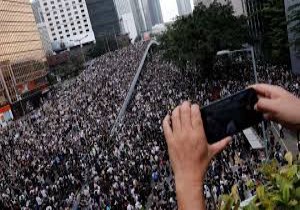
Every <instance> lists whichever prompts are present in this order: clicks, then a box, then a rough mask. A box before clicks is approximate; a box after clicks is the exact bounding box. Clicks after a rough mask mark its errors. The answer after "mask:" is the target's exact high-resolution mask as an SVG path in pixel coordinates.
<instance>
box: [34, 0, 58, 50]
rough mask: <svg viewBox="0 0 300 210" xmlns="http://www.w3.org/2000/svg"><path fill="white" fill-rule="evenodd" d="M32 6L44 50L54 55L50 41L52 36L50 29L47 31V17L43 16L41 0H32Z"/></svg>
mask: <svg viewBox="0 0 300 210" xmlns="http://www.w3.org/2000/svg"><path fill="white" fill-rule="evenodd" d="M31 7H32V10H33V14H34V18H35V22H36V24H37V27H38V30H39V32H40V37H41V41H42V44H43V48H44V51H45V53H46V55H52V54H53V51H52V46H51V41H50V37H49V34H48V31H47V27H46V23H45V19H44V17H43V13H42V8H41V5H40V2H39V1H38V0H33V1H32V2H31Z"/></svg>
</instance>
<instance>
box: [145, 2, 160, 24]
mask: <svg viewBox="0 0 300 210" xmlns="http://www.w3.org/2000/svg"><path fill="white" fill-rule="evenodd" d="M148 5H149V11H150V18H151V22H152V26H154V25H157V24H161V23H163V18H162V12H161V7H160V2H159V0H148Z"/></svg>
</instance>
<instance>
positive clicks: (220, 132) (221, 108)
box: [201, 88, 263, 144]
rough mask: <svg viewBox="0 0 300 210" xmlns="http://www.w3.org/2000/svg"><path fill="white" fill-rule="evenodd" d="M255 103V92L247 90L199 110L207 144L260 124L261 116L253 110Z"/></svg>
mask: <svg viewBox="0 0 300 210" xmlns="http://www.w3.org/2000/svg"><path fill="white" fill-rule="evenodd" d="M257 101H258V97H257V94H256V91H255V90H254V89H253V88H249V89H246V90H243V91H241V92H239V93H236V94H234V95H232V96H229V97H227V98H225V99H221V100H219V101H216V102H213V103H211V104H210V105H208V106H205V107H203V108H201V116H202V120H203V126H204V130H205V134H206V137H207V141H208V143H209V144H213V143H215V142H217V141H220V140H221V139H223V138H225V137H227V136H232V135H234V134H236V133H238V132H240V131H242V130H244V129H246V128H248V127H251V126H253V125H256V124H258V123H260V122H261V121H262V120H263V116H262V114H261V113H260V112H257V111H256V110H254V106H255V104H256V103H257Z"/></svg>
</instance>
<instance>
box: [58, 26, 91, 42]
mask: <svg viewBox="0 0 300 210" xmlns="http://www.w3.org/2000/svg"><path fill="white" fill-rule="evenodd" d="M89 31H90V30H89V29H86V30H85V32H89ZM59 34H60V35H61V34H62V33H59ZM79 34H83V31H79ZM73 35H74V36H76V35H77V32H73ZM52 36H53V37H54V38H53V40H54V41H57V39H58V38H57V37H55V36H56V34H55V33H53V34H52ZM70 36H71V35H70V34H66V37H67V38H70ZM60 39H64V36H63V35H61V36H60Z"/></svg>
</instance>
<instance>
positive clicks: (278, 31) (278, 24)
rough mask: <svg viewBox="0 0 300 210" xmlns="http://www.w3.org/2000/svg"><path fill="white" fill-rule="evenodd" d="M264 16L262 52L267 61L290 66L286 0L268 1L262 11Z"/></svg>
mask: <svg viewBox="0 0 300 210" xmlns="http://www.w3.org/2000/svg"><path fill="white" fill-rule="evenodd" d="M260 13H261V16H262V24H263V33H262V51H263V53H264V57H265V59H266V60H267V61H269V62H271V63H275V64H289V62H290V57H289V55H290V53H289V42H288V34H287V21H286V15H285V6H284V0H267V1H266V2H265V3H264V4H263V9H262V10H261V11H260Z"/></svg>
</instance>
